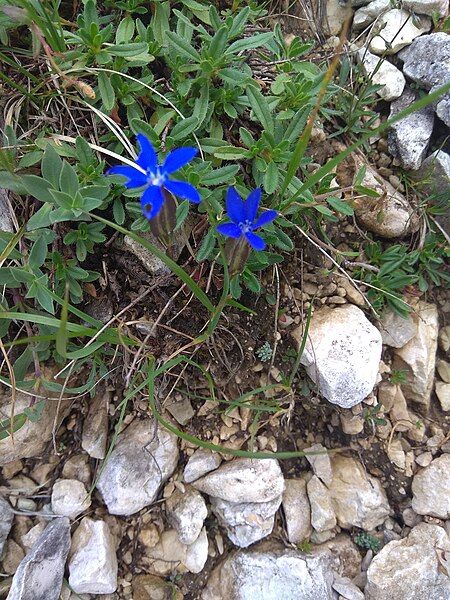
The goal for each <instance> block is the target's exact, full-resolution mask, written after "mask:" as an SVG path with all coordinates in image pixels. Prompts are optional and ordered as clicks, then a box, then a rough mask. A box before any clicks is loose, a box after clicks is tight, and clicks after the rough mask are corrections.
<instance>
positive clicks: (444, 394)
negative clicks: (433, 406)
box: [435, 381, 450, 412]
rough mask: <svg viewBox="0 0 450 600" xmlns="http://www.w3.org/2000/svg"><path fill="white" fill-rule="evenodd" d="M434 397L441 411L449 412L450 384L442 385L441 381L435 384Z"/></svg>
mask: <svg viewBox="0 0 450 600" xmlns="http://www.w3.org/2000/svg"><path fill="white" fill-rule="evenodd" d="M435 389H436V396H437V397H438V400H439V402H440V403H441V408H442V410H443V411H445V412H447V411H448V410H450V383H444V382H443V381H437V382H436V388H435Z"/></svg>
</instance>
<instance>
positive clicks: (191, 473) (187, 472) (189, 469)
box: [183, 448, 222, 483]
mask: <svg viewBox="0 0 450 600" xmlns="http://www.w3.org/2000/svg"><path fill="white" fill-rule="evenodd" d="M221 462H222V459H221V458H220V455H219V454H218V453H217V452H211V451H210V450H206V449H205V448H199V449H198V450H196V451H195V452H194V454H193V455H192V456H191V457H190V458H189V460H188V461H187V463H186V466H185V467H184V474H183V476H184V481H185V482H186V483H192V482H193V481H195V480H196V479H199V478H200V477H203V475H206V473H209V472H210V471H215V470H216V469H217V467H219V466H220V463H221Z"/></svg>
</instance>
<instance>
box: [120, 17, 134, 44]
mask: <svg viewBox="0 0 450 600" xmlns="http://www.w3.org/2000/svg"><path fill="white" fill-rule="evenodd" d="M133 34H134V20H133V19H132V18H131V17H130V15H128V16H127V17H125V19H123V20H122V21H121V22H120V23H119V26H118V28H117V31H116V44H126V43H128V42H129V41H130V40H131V39H132V37H133Z"/></svg>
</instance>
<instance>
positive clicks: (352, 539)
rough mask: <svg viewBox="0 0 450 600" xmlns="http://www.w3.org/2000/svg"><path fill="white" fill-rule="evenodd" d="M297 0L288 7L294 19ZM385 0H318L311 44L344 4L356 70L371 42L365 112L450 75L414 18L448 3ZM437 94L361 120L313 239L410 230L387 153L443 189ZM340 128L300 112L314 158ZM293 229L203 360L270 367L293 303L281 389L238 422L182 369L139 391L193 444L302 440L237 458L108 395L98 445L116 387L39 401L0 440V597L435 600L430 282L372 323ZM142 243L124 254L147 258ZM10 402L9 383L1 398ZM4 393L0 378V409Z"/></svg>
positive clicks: (340, 15) (388, 106)
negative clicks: (324, 19) (365, 137)
mask: <svg viewBox="0 0 450 600" xmlns="http://www.w3.org/2000/svg"><path fill="white" fill-rule="evenodd" d="M313 4H314V3H307V2H306V3H300V4H299V8H298V14H297V15H296V17H297V19H298V20H299V22H301V23H304V21H300V20H301V19H303V18H305V16H306V17H311V15H310V14H308V10H309V9H310V8H311V7H312V6H313ZM397 4H401V7H400V6H399V7H396V8H392V5H391V2H390V0H374V1H372V2H367V1H365V0H353V2H352V6H350V2H340V3H339V2H338V1H337V0H336V1H335V0H332V1H330V2H329V3H328V6H327V10H328V15H327V16H328V22H329V26H328V30H327V39H326V40H325V43H324V46H323V47H324V48H326V47H327V44H328V47H333V44H335V43H336V39H335V38H333V37H332V36H334V35H336V34H338V33H339V31H340V29H341V27H342V24H343V23H344V21H345V19H346V18H347V16H348V15H349V12H352V14H353V25H352V31H351V48H350V49H351V51H352V52H354V54H355V55H356V56H357V60H359V61H361V62H362V64H363V67H364V68H365V69H366V70H367V72H372V70H373V69H374V68H375V65H376V64H377V63H378V60H379V56H380V55H381V54H383V55H384V56H386V55H387V56H386V57H385V58H384V60H383V61H382V62H381V64H380V65H379V66H378V70H377V72H376V74H375V75H374V78H373V79H374V81H375V83H379V84H382V85H383V86H384V87H382V88H381V89H380V90H379V92H378V93H379V95H380V97H381V99H382V100H384V101H385V104H384V105H383V106H384V112H381V113H380V120H383V119H385V118H386V116H387V114H389V113H390V114H395V113H396V112H398V111H399V110H401V109H402V108H404V107H405V106H408V105H409V104H411V103H412V102H413V101H414V100H415V99H416V97H418V95H419V94H421V93H424V92H427V91H430V90H433V89H435V88H436V87H438V86H439V85H442V84H444V83H445V82H446V81H449V80H450V67H449V64H450V63H449V61H450V35H449V34H448V33H445V32H440V31H436V30H435V29H434V26H433V18H435V17H436V15H437V14H440V15H441V16H445V15H446V14H447V12H448V1H447V0H403V2H401V3H397ZM302 10H303V12H302ZM412 12H414V16H412ZM297 25H298V23H297V21H296V20H295V19H294V20H292V21H291V22H290V23H289V24H287V25H286V27H287V29H289V26H291V27H292V28H294V27H297ZM380 30H381V31H380ZM321 31H323V30H321ZM330 36H331V38H330ZM319 37H320V36H319ZM449 98H450V96H448V97H445V98H443V99H442V100H441V101H440V102H438V103H437V104H436V105H435V106H432V107H428V108H425V109H423V110H422V111H420V112H419V113H415V114H414V115H412V116H410V117H408V118H406V119H403V120H402V121H400V122H399V123H397V125H396V126H395V127H393V128H392V129H391V130H390V131H389V132H388V134H387V136H386V137H382V138H380V137H379V136H378V137H377V136H375V137H374V138H373V139H372V140H371V150H370V153H369V156H368V158H367V157H365V156H364V155H363V154H361V155H360V154H355V155H354V156H352V158H351V160H349V161H348V162H347V163H346V164H345V165H343V166H341V168H340V169H339V170H338V173H337V178H338V180H339V181H338V182H339V184H340V185H341V187H343V188H345V187H346V186H348V185H351V181H352V180H353V176H354V174H355V172H356V171H357V170H358V168H359V166H360V165H361V164H362V162H364V163H366V162H367V165H368V166H367V169H366V175H365V180H364V185H365V186H367V187H371V188H375V189H377V190H378V191H379V192H380V196H379V197H378V198H375V199H374V198H371V197H366V198H363V199H361V200H360V203H359V205H357V206H356V221H355V222H354V223H353V224H347V225H346V228H345V230H344V231H342V230H341V229H339V228H338V229H337V230H336V232H335V233H334V234H330V235H334V238H333V240H332V241H333V243H334V244H335V247H337V248H338V249H340V250H342V251H345V250H346V248H348V247H349V246H348V243H349V242H348V240H350V239H351V238H352V236H353V235H354V234H355V233H356V232H357V233H358V234H359V233H361V232H364V231H370V232H372V233H374V234H375V235H377V236H380V237H382V238H384V239H391V240H393V241H395V240H398V239H401V238H402V236H405V235H406V234H411V233H416V235H417V236H421V235H422V228H423V223H421V222H420V221H419V219H417V218H416V211H415V210H414V206H413V204H412V199H411V198H410V197H409V194H408V190H407V189H406V188H405V186H404V184H403V183H402V181H401V180H400V178H399V167H401V168H402V169H404V170H406V171H407V172H409V173H410V175H411V177H414V178H416V179H417V180H419V181H421V182H422V183H423V185H424V186H425V187H426V188H427V189H429V190H430V191H432V190H433V189H435V188H438V189H439V191H440V192H445V191H447V193H450V185H449V177H450V155H449V154H448V153H447V150H448V149H449V148H448V141H446V140H447V138H448V134H449V130H448V127H449V126H450V100H449ZM340 144H341V142H337V141H335V140H334V141H330V140H328V139H327V136H326V133H325V132H324V131H322V130H321V129H319V128H318V129H317V130H315V132H314V136H313V140H312V147H311V155H312V157H313V158H314V160H316V162H317V165H320V164H322V163H323V162H324V161H325V160H326V159H327V158H329V157H330V156H333V155H334V154H336V152H338V151H339V149H340ZM446 144H447V145H446ZM380 214H381V215H382V217H381V218H380ZM438 223H439V226H440V227H442V228H443V229H444V230H445V228H446V227H447V225H448V222H446V219H445V218H442V217H439V220H438ZM447 233H448V232H447ZM297 241H298V252H297V253H296V255H295V258H294V259H293V262H292V264H291V265H290V267H289V268H286V271H284V272H282V273H281V274H282V277H281V278H280V280H279V281H278V282H277V283H276V282H273V283H272V285H273V291H274V296H276V297H277V298H278V304H279V307H278V308H280V309H281V311H280V313H279V314H281V316H280V317H279V319H278V320H277V322H276V323H275V325H274V315H273V313H272V312H270V314H268V313H267V312H265V311H262V310H261V311H260V312H258V306H256V307H255V309H256V316H254V317H249V316H248V315H245V316H242V315H241V314H239V313H237V314H236V315H234V317H235V320H234V322H232V323H231V324H230V329H228V330H227V332H228V333H227V334H224V338H223V339H222V342H221V343H222V345H221V346H220V344H219V346H220V347H218V346H214V347H213V348H212V349H210V354H211V357H212V358H211V360H210V363H209V364H210V372H211V374H212V375H213V376H214V377H217V379H218V380H219V379H222V380H226V381H227V382H231V383H230V387H229V389H230V390H231V391H233V390H234V394H235V396H238V395H239V394H240V393H243V392H244V391H246V390H248V389H251V388H252V387H257V386H258V385H261V386H264V385H267V383H273V384H275V385H276V384H277V383H280V382H281V381H282V377H281V376H282V374H283V373H285V371H286V370H287V371H288V367H289V366H290V364H291V363H290V362H289V361H292V354H289V349H290V348H291V349H292V348H295V347H296V345H297V344H298V343H299V341H300V340H301V338H302V335H303V324H304V323H305V315H306V312H307V311H308V309H309V307H310V305H311V304H312V305H313V307H314V309H315V310H314V312H313V317H312V320H311V324H310V328H309V337H308V343H307V345H306V348H305V352H304V355H303V357H302V364H303V367H304V371H303V375H302V378H301V381H300V382H298V384H297V388H296V389H297V392H296V394H295V395H293V396H292V395H289V396H288V397H287V398H286V403H285V404H283V405H281V406H278V407H275V409H274V410H273V412H272V413H271V414H269V416H268V417H267V416H266V417H265V418H264V421H262V422H256V423H255V422H254V421H251V419H250V410H249V409H248V408H247V407H245V406H239V407H235V408H233V409H232V410H231V411H226V412H224V411H220V412H219V411H217V405H216V403H214V402H212V401H210V400H208V399H206V400H205V399H204V397H205V396H206V395H207V392H208V390H207V388H202V387H201V384H200V383H199V382H193V383H192V390H193V391H194V392H195V394H197V395H198V396H199V398H200V399H199V400H196V401H195V402H194V401H191V400H190V399H189V398H188V397H187V396H186V395H184V394H183V393H181V392H176V393H175V392H173V393H172V394H171V395H170V399H169V400H167V399H166V400H165V401H164V397H165V396H166V395H167V392H169V390H170V388H171V386H169V385H168V387H167V389H166V390H164V389H162V390H161V402H162V407H163V408H164V409H165V411H166V412H165V414H167V415H169V416H168V418H170V419H172V420H173V422H174V423H177V424H179V425H180V426H182V427H184V429H185V430H186V431H187V432H189V433H191V434H193V435H198V434H199V433H201V435H202V436H203V438H204V439H205V440H208V441H210V442H212V443H214V444H218V443H221V444H222V445H224V446H228V447H229V448H234V449H252V450H259V451H265V452H268V453H270V452H275V451H305V452H306V454H307V455H306V457H303V458H295V459H294V458H292V459H288V460H285V461H278V460H275V459H273V458H267V459H264V460H256V459H251V458H246V457H242V458H239V457H238V458H233V457H231V456H230V455H226V454H218V453H213V452H211V451H209V450H207V449H204V448H198V447H196V446H195V445H194V444H192V443H190V442H188V441H184V440H179V438H177V437H176V436H175V435H174V434H173V433H170V432H168V431H167V430H165V429H164V428H162V427H161V426H159V425H157V423H156V422H155V421H154V420H153V419H152V418H151V417H150V414H149V411H148V407H147V402H146V399H145V398H143V399H142V400H141V401H136V402H135V403H134V405H133V406H130V407H128V411H127V414H126V416H125V418H124V421H123V427H122V431H121V432H120V434H119V436H118V437H117V440H116V443H115V444H114V447H113V450H112V452H111V453H110V454H109V455H108V456H107V457H106V453H107V448H109V444H110V443H111V440H112V438H113V435H114V429H113V425H112V419H113V417H116V416H117V414H118V412H119V411H120V409H121V406H120V403H121V401H122V400H123V398H122V394H121V391H120V390H117V389H116V388H115V387H114V386H109V387H108V386H105V385H102V384H100V385H99V386H98V389H97V393H96V395H95V397H94V398H93V399H92V400H91V401H89V402H85V403H83V402H82V401H80V399H70V398H68V399H64V400H63V401H62V402H60V403H57V402H48V403H47V404H46V406H45V408H44V411H43V413H42V415H41V418H40V419H39V421H38V422H36V423H32V422H27V424H26V425H25V426H24V427H23V428H22V429H20V430H19V431H18V432H17V433H16V434H15V436H14V439H11V438H9V439H6V440H3V441H1V442H0V465H1V479H0V555H1V563H0V564H1V567H0V572H1V579H0V597H1V598H6V597H7V598H8V599H9V600H16V599H23V600H53V599H57V598H58V597H61V598H63V599H65V600H69V599H70V600H74V599H75V598H83V599H94V598H98V599H104V600H122V599H123V600H131V599H133V600H163V599H165V598H167V599H169V598H177V599H179V598H183V597H184V598H186V599H191V600H194V599H195V598H201V599H203V600H222V599H223V600H225V599H226V600H232V599H236V600H254V599H255V600H256V599H262V600H279V599H280V598H285V599H286V600H288V599H294V598H295V599H296V600H332V599H339V600H342V599H345V600H359V599H364V598H366V599H368V600H387V599H389V600H413V599H414V600H447V599H448V598H450V477H449V473H450V433H449V431H450V428H449V417H448V415H449V414H450V412H449V411H450V365H449V362H447V361H448V351H449V348H450V325H447V323H448V316H449V314H450V301H449V299H448V296H447V295H446V293H445V292H443V291H442V290H441V291H437V290H431V291H429V292H428V293H427V294H422V293H420V292H418V290H416V289H414V290H410V292H411V293H410V294H407V295H406V296H405V300H406V301H407V302H408V303H409V304H410V306H411V309H412V310H411V313H410V316H408V317H407V318H401V317H399V316H398V315H397V314H396V313H395V312H393V311H391V310H388V311H386V312H385V313H384V314H383V316H382V318H381V319H376V318H375V316H374V314H373V311H371V309H370V306H368V303H367V298H366V294H367V291H368V289H367V288H366V287H364V286H355V285H354V282H352V281H351V280H350V279H349V278H348V277H347V276H346V275H345V272H343V271H342V270H341V271H339V270H336V271H335V274H334V275H331V276H330V275H329V272H328V271H327V274H326V275H325V274H322V273H323V272H324V271H323V269H324V268H328V269H330V268H332V267H333V262H332V260H331V259H332V258H333V256H332V255H331V256H330V255H329V253H328V251H327V248H326V247H325V248H324V247H323V245H321V244H320V243H319V244H317V245H314V246H311V244H306V243H305V242H304V240H302V238H301V237H299V239H298V240H297ZM319 242H320V240H319ZM131 250H132V249H131ZM130 256H131V255H130ZM147 258H148V257H145V256H144V257H142V256H140V257H138V258H134V260H135V262H134V263H132V262H131V263H130V264H134V265H136V269H141V270H142V269H145V268H146V267H147V268H151V267H149V265H148V264H147V263H146V262H145V261H146V259H147ZM130 260H131V259H130ZM267 287H268V289H270V282H267ZM104 310H105V309H104ZM106 311H107V309H106ZM193 318H194V317H193ZM274 328H275V332H274V331H273V330H274ZM254 331H257V332H258V333H252V332H254ZM269 332H271V333H272V334H274V339H275V342H276V344H277V346H278V355H277V358H276V360H274V361H273V363H270V362H264V361H259V360H258V358H256V357H255V353H254V350H255V348H256V347H259V346H260V345H261V343H262V341H263V340H264V339H267V335H268V334H269ZM226 335H229V336H231V337H230V339H228V338H227V337H226ZM224 340H225V341H224ZM157 344H158V340H155V345H157ZM169 353H170V352H168V354H169ZM49 370H51V369H50V367H49ZM307 376H308V377H307ZM247 383H248V384H249V385H244V384H247ZM266 396H267V398H266V400H267V401H268V402H270V391H269V392H266ZM202 398H203V399H202ZM27 401H28V399H27V397H25V396H23V395H22V394H18V396H17V398H16V399H15V403H16V408H17V409H21V407H23V406H27ZM10 403H11V397H10V396H8V393H7V391H5V392H4V396H3V398H2V401H1V402H0V406H1V410H2V412H3V414H4V415H5V416H7V415H8V414H9V409H10ZM105 457H106V460H105ZM63 577H64V583H63V589H62V591H61V592H60V590H61V580H62V578H63ZM66 578H67V579H66Z"/></svg>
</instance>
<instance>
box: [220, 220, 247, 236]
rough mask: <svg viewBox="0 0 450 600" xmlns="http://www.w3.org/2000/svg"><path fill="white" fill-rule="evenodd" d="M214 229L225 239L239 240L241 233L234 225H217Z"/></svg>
mask: <svg viewBox="0 0 450 600" xmlns="http://www.w3.org/2000/svg"><path fill="white" fill-rule="evenodd" d="M216 229H217V231H218V232H219V233H221V234H222V235H226V236H227V237H232V238H239V237H241V235H242V231H241V230H240V228H239V227H238V226H237V225H235V224H234V223H222V225H217V227H216Z"/></svg>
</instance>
